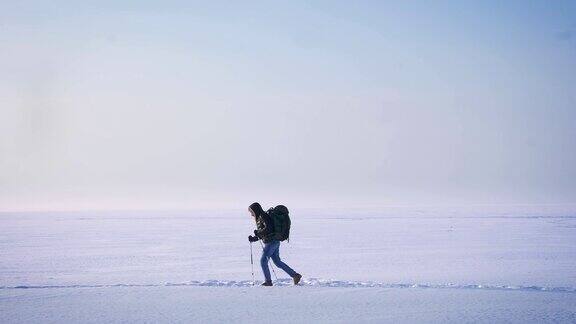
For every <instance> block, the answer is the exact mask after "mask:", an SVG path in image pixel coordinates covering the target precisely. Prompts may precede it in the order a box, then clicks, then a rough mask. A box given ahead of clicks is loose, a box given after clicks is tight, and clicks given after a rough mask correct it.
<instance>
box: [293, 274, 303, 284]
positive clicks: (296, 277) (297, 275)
mask: <svg viewBox="0 0 576 324" xmlns="http://www.w3.org/2000/svg"><path fill="white" fill-rule="evenodd" d="M300 279H302V275H301V274H299V273H297V274H295V275H294V277H292V280H294V285H297V284H298V283H299V282H300Z"/></svg>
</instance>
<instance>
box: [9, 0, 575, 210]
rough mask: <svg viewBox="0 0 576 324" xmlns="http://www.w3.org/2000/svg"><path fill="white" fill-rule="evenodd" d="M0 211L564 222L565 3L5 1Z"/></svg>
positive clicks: (568, 51)
mask: <svg viewBox="0 0 576 324" xmlns="http://www.w3.org/2000/svg"><path fill="white" fill-rule="evenodd" d="M0 98H1V99H0V135H1V136H0V210H15V209H92V208H99V209H107V208H193V207H219V206H223V207H231V206H233V207H237V206H243V205H244V204H246V203H248V204H249V203H250V202H252V201H254V200H260V201H263V202H264V203H265V204H273V203H275V202H284V203H286V204H291V205H296V206H325V205H334V206H367V205H370V206H375V205H376V206H377V205H383V204H405V203H566V202H571V203H574V202H576V182H575V181H574V179H576V167H575V166H576V129H575V127H574V121H576V2H574V1H506V2H502V1H434V2H424V1H414V2H408V1H398V2H397V3H391V2H386V3H385V2H383V1H355V2H350V1H285V2H274V3H272V2H253V1H230V2H218V1H210V2H209V4H206V3H201V2H196V3H195V2H190V1H162V2H151V1H149V2H146V1H122V2H119V1H97V2H91V3H88V2H78V1H18V2H11V1H10V2H9V1H4V2H2V3H0Z"/></svg>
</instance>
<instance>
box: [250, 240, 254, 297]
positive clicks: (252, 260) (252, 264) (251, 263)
mask: <svg viewBox="0 0 576 324" xmlns="http://www.w3.org/2000/svg"><path fill="white" fill-rule="evenodd" d="M250 265H251V266H252V286H254V257H253V256H252V242H250Z"/></svg>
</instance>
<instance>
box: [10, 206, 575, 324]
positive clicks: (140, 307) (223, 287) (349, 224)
mask: <svg viewBox="0 0 576 324" xmlns="http://www.w3.org/2000/svg"><path fill="white" fill-rule="evenodd" d="M291 217H292V223H293V227H292V232H291V239H290V242H289V243H286V242H283V243H282V245H281V251H280V255H281V257H282V259H283V261H285V262H286V263H288V264H289V265H290V266H292V267H293V268H294V269H295V270H296V271H298V272H300V273H302V274H303V276H304V279H303V282H302V283H301V285H300V286H299V287H293V286H292V284H291V280H290V279H289V278H288V277H287V275H286V274H285V273H283V272H282V270H279V269H277V268H275V271H276V274H277V275H278V280H275V287H259V286H257V284H258V283H260V282H261V281H262V273H261V271H260V267H259V264H258V260H259V253H260V251H261V247H260V244H259V243H258V242H257V243H254V244H253V245H252V248H253V253H254V271H255V275H256V280H257V282H256V286H253V282H252V277H251V266H250V244H249V243H248V241H247V236H248V235H249V234H251V232H252V230H253V229H254V223H253V220H252V219H251V218H250V216H249V214H248V212H247V211H246V210H222V211H177V212H176V211H172V212H166V211H164V212H159V211H130V212H126V211H120V212H30V213H22V212H21V213H0V228H2V235H1V236H0V322H1V323H69V322H70V323H71V322H74V323H78V322H86V323H103V322H107V323H116V322H149V323H158V322H161V323H162V322H163V323H174V322H181V323H189V322H231V321H233V322H257V323H258V322H270V321H271V320H274V321H278V322H291V323H293V322H355V323H356V322H455V323H456V322H488V323H494V322H518V323H522V322H524V323H526V322H539V323H540V322H576V206H574V205H547V206H542V205H540V206H528V205H524V206H467V207H462V206H459V207H454V206H452V207H430V206H425V207H387V208H381V209H378V210H359V209H356V210H320V209H319V210H312V209H294V210H291ZM273 276H274V275H273Z"/></svg>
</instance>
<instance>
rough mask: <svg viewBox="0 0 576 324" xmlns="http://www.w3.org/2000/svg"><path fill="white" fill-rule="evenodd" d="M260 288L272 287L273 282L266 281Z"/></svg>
mask: <svg viewBox="0 0 576 324" xmlns="http://www.w3.org/2000/svg"><path fill="white" fill-rule="evenodd" d="M260 286H272V281H264V283H263V284H261V285H260Z"/></svg>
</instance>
